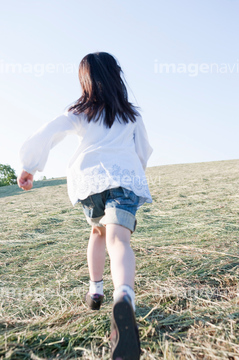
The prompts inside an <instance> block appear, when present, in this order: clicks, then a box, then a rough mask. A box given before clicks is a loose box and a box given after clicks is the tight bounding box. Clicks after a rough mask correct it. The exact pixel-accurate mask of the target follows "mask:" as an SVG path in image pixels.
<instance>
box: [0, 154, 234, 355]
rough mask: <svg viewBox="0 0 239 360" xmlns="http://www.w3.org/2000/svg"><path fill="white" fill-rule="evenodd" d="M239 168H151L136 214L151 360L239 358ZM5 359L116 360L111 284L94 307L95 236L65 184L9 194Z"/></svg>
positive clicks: (2, 281) (2, 304) (142, 314)
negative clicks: (90, 301) (91, 255)
mask: <svg viewBox="0 0 239 360" xmlns="http://www.w3.org/2000/svg"><path fill="white" fill-rule="evenodd" d="M238 170H239V160H231V161H220V162H210V163H198V164H185V165H168V166H160V167H153V168H150V169H148V170H147V175H148V179H149V185H150V190H151V193H152V197H153V200H154V202H153V204H147V205H144V206H143V207H142V208H141V209H140V210H139V211H138V215H137V220H138V226H137V231H136V232H135V233H134V234H133V236H132V247H133V249H134V252H135V254H136V265H137V275H136V286H135V290H136V317H137V323H138V325H139V332H140V337H141V345H142V357H141V359H230V360H233V359H234V360H236V359H239V287H238V279H239V220H238V219H239V217H238V215H239V201H238V199H239V195H238V194H239V181H238V178H239V176H238V175H239V174H238V173H239V171H238ZM0 203H1V204H0V206H1V217H0V229H1V237H0V249H1V251H0V256H1V258H0V359H33V360H34V359H35V360H39V359H78V358H83V359H109V357H110V341H109V335H110V316H111V306H112V291H113V285H112V282H111V276H110V268H109V258H108V257H107V261H106V268H105V274H104V288H105V301H104V305H103V306H102V308H101V310H100V311H99V312H92V311H90V310H88V309H87V308H86V305H85V303H84V301H83V297H84V294H85V292H86V291H87V289H88V280H89V279H88V270H87V262H86V249H87V241H88V237H89V233H90V228H89V226H88V224H87V222H86V221H85V218H84V215H83V212H82V210H81V208H80V206H79V207H78V206H76V207H72V206H71V204H70V202H69V199H68V196H67V191H66V180H65V179H55V180H47V181H42V182H40V181H39V182H35V183H34V189H33V190H31V191H29V192H23V191H22V190H20V189H18V187H17V186H15V185H12V186H8V187H1V188H0Z"/></svg>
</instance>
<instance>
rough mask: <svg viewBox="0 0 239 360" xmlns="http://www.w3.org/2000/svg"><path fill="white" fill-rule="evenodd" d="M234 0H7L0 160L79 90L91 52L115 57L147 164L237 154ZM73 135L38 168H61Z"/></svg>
mask: <svg viewBox="0 0 239 360" xmlns="http://www.w3.org/2000/svg"><path fill="white" fill-rule="evenodd" d="M238 14H239V1H237V0H220V1H218V0H181V1H178V0H167V1H165V0H148V1H147V2H145V1H142V0H140V1H139V0H131V1H128V0H127V1H126V0H117V1H116V0H115V1H114V0H111V1H110V0H102V1H98V0H91V1H89V2H85V1H80V0H67V1H66V0H51V1H46V0H34V1H32V0H21V1H19V0H8V1H1V12H0V45H1V46H0V51H1V53H0V77H1V81H0V126H1V127H0V163H1V164H9V165H11V166H12V167H13V168H14V169H15V170H16V172H17V173H18V172H19V171H20V162H19V156H18V152H19V149H20V147H21V145H22V143H23V142H24V140H25V139H26V138H27V137H28V136H30V135H31V134H32V133H33V132H35V131H36V130H37V129H38V128H39V127H40V126H42V125H43V124H44V123H45V122H48V121H50V120H52V119H53V118H55V117H56V116H58V115H60V114H62V112H63V111H64V110H65V108H67V106H69V104H71V103H72V102H74V101H75V100H76V99H78V98H79V97H80V91H81V90H80V85H79V82H78V77H77V68H78V64H79V62H80V60H81V59H82V58H83V57H84V56H85V55H86V54H88V53H90V52H95V51H106V52H109V53H111V54H113V55H114V56H116V58H117V59H118V60H119V62H120V64H121V67H122V68H123V70H124V73H125V78H126V80H127V83H128V85H129V87H130V91H129V97H130V100H131V101H132V102H134V103H135V104H136V105H138V106H140V108H141V110H142V112H141V114H142V116H143V119H144V122H145V126H146V128H147V131H148V136H149V140H150V143H151V145H152V147H153V148H154V152H153V154H152V156H151V158H150V161H149V164H148V165H149V166H155V165H162V164H178V163H193V162H205V161H216V160H230V159H238V158H239V150H238V134H239V125H238V124H239V121H238V117H239V116H238V115H239V101H238V95H239V86H238V80H239V45H238V35H239V21H238ZM76 146H77V138H76V137H69V138H66V139H65V140H64V141H63V142H62V143H61V144H59V145H57V147H55V148H54V149H53V150H52V151H51V153H50V156H49V159H48V163H47V165H46V167H45V169H44V171H43V172H42V173H39V174H38V175H37V176H36V179H37V178H39V177H41V176H46V177H47V178H51V177H60V176H65V175H66V166H67V162H68V161H69V159H70V157H71V156H72V155H73V153H74V151H75V148H76Z"/></svg>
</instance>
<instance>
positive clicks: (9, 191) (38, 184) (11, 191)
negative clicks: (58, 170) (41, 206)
mask: <svg viewBox="0 0 239 360" xmlns="http://www.w3.org/2000/svg"><path fill="white" fill-rule="evenodd" d="M65 184H66V178H59V179H51V180H42V181H34V183H33V189H32V190H34V189H38V188H42V187H46V186H58V185H65ZM32 190H30V191H32ZM24 193H25V192H24V190H22V189H20V188H19V187H18V185H9V186H1V187H0V198H4V197H7V196H15V195H21V194H24Z"/></svg>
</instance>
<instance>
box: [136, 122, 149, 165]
mask: <svg viewBox="0 0 239 360" xmlns="http://www.w3.org/2000/svg"><path fill="white" fill-rule="evenodd" d="M134 142H135V150H136V153H137V154H138V157H139V159H140V161H141V164H142V166H143V169H144V170H145V169H146V166H147V162H148V159H149V157H150V155H151V154H152V152H153V149H152V147H151V146H150V144H149V140H148V135H147V132H146V129H145V126H144V123H143V120H142V118H141V116H139V117H138V118H137V120H136V126H135V132H134Z"/></svg>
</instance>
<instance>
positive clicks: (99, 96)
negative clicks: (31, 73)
mask: <svg viewBox="0 0 239 360" xmlns="http://www.w3.org/2000/svg"><path fill="white" fill-rule="evenodd" d="M121 74H123V72H122V69H121V67H120V65H119V64H118V63H117V61H116V60H115V58H114V57H113V56H112V55H110V54H108V53H106V52H97V53H93V54H88V55H86V56H85V57H84V58H83V59H82V60H81V62H80V65H79V80H80V84H81V87H82V95H81V97H80V98H79V99H78V100H77V101H76V102H75V104H74V105H72V106H71V107H70V108H69V109H68V110H69V111H72V112H73V113H74V114H80V113H85V114H86V115H87V120H88V122H90V121H91V120H92V121H98V120H99V119H100V117H101V115H102V113H103V112H104V116H103V121H104V124H105V125H106V127H109V128H110V127H111V126H112V124H113V123H114V121H115V119H116V118H118V120H119V121H121V120H122V121H123V122H124V123H128V122H129V121H132V122H135V121H136V116H137V115H138V114H139V113H138V111H137V110H136V107H135V106H134V105H133V104H131V103H130V102H129V101H128V93H127V89H126V86H125V84H124V81H123V80H122V77H121Z"/></svg>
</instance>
